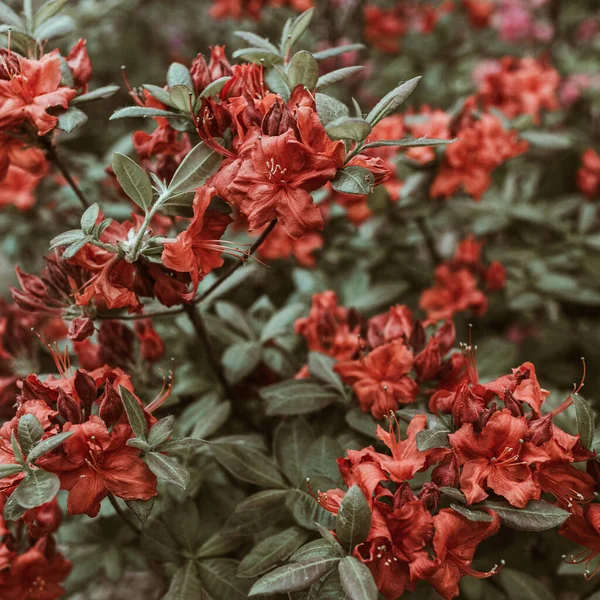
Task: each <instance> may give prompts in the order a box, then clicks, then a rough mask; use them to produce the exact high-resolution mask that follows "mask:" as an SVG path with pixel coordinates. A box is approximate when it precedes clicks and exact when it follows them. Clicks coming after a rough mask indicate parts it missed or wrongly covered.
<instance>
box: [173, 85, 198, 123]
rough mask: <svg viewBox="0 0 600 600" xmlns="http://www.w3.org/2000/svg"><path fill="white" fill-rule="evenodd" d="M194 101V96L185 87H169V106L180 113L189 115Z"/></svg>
mask: <svg viewBox="0 0 600 600" xmlns="http://www.w3.org/2000/svg"><path fill="white" fill-rule="evenodd" d="M195 101H196V100H195V98H194V95H193V93H192V91H191V90H190V88H189V87H187V85H174V86H173V87H169V104H170V105H171V106H174V107H175V108H177V109H178V110H180V111H181V112H182V113H184V114H186V115H189V114H190V111H191V110H192V108H193V106H194V102H195ZM190 116H191V115H190Z"/></svg>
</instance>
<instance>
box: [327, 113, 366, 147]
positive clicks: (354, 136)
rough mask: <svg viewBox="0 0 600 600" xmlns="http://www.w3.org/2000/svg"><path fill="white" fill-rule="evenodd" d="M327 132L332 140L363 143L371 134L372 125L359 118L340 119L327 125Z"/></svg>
mask: <svg viewBox="0 0 600 600" xmlns="http://www.w3.org/2000/svg"><path fill="white" fill-rule="evenodd" d="M325 131H326V132H327V135H328V136H329V137H330V138H331V139H332V140H353V141H355V142H361V141H362V140H364V139H365V138H366V137H367V136H368V135H369V133H371V125H370V124H369V123H368V122H367V121H365V120H364V119H360V118H358V117H340V118H339V119H336V120H335V121H331V122H330V123H327V125H326V126H325Z"/></svg>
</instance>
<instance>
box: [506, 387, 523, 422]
mask: <svg viewBox="0 0 600 600" xmlns="http://www.w3.org/2000/svg"><path fill="white" fill-rule="evenodd" d="M502 400H503V402H504V406H506V408H508V410H510V414H511V415H512V416H513V417H522V416H523V415H524V414H525V411H524V410H523V405H522V404H521V402H519V401H518V400H517V399H516V398H515V397H514V396H513V394H512V392H511V391H510V390H506V391H505V392H504V397H503V398H502Z"/></svg>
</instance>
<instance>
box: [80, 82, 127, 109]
mask: <svg viewBox="0 0 600 600" xmlns="http://www.w3.org/2000/svg"><path fill="white" fill-rule="evenodd" d="M120 89H121V88H120V86H118V85H105V86H103V87H99V88H96V89H95V90H92V91H91V92H87V94H81V96H77V97H75V98H73V100H71V102H70V103H69V104H71V105H73V104H83V103H85V102H92V101H94V100H103V99H104V98H110V97H111V96H114V95H115V94H116V93H117V92H118V91H119V90H120Z"/></svg>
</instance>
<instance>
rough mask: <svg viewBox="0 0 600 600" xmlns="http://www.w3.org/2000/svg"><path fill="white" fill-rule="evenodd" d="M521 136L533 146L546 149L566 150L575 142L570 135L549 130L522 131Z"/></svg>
mask: <svg viewBox="0 0 600 600" xmlns="http://www.w3.org/2000/svg"><path fill="white" fill-rule="evenodd" d="M520 137H521V139H524V140H527V141H528V142H529V143H530V144H531V145H532V146H536V147H537V148H542V149H544V150H566V149H568V148H570V147H571V146H572V144H573V142H572V141H571V139H570V138H569V136H568V135H565V134H560V133H550V132H547V131H538V130H533V131H522V132H521V134H520Z"/></svg>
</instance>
